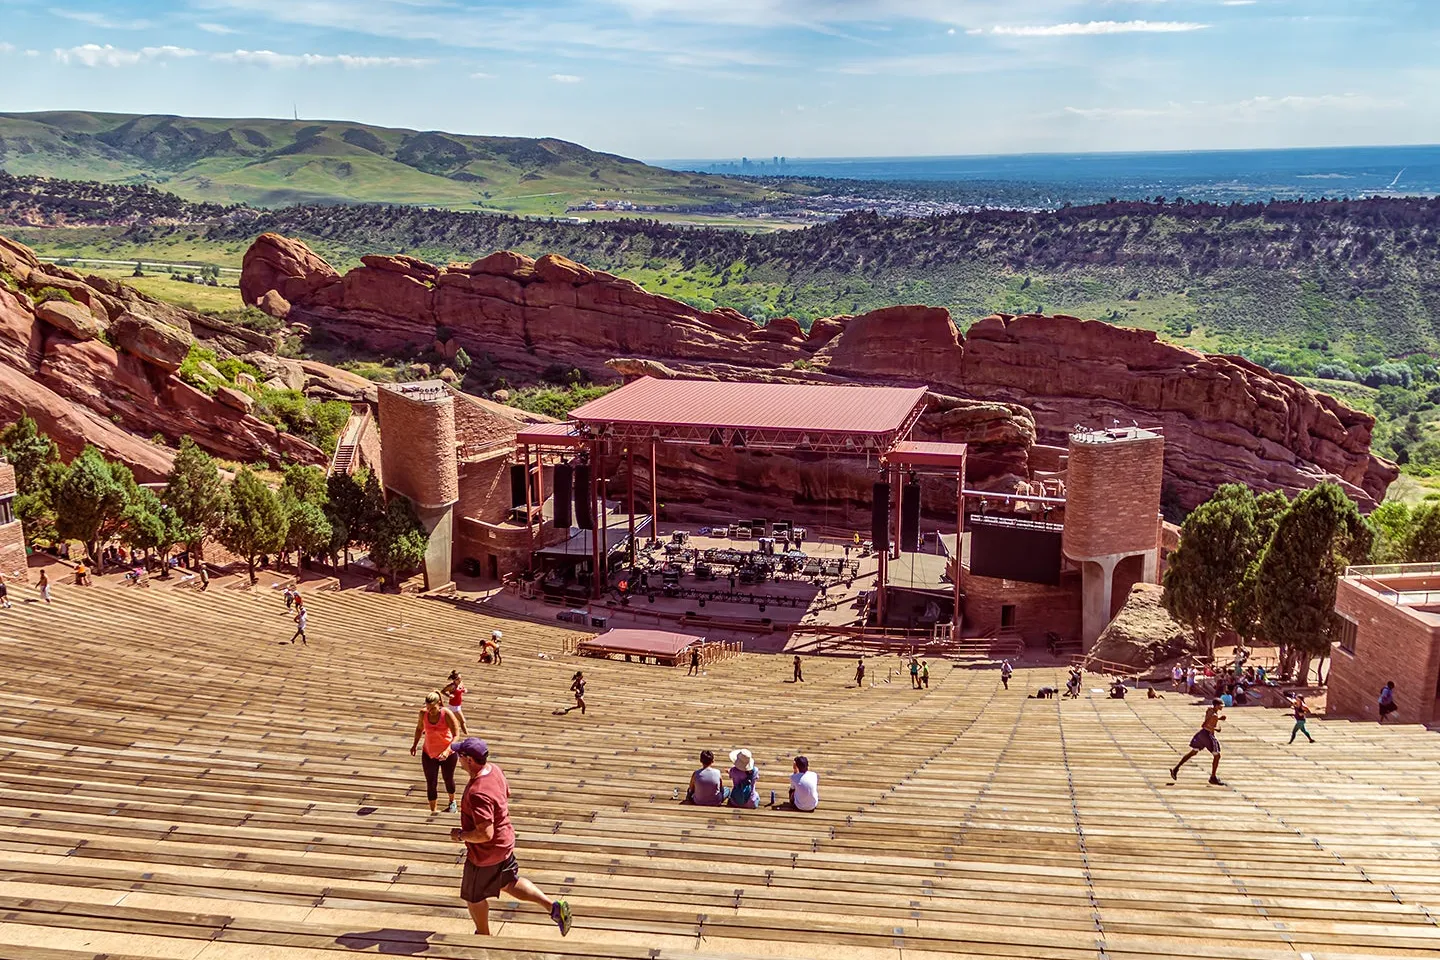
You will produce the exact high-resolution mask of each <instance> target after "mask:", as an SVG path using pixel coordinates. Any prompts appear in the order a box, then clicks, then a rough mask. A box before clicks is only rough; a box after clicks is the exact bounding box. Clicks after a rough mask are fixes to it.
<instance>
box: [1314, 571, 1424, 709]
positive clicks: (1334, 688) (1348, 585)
mask: <svg viewBox="0 0 1440 960" xmlns="http://www.w3.org/2000/svg"><path fill="white" fill-rule="evenodd" d="M1412 586H1416V585H1415V584H1411V583H1409V582H1407V583H1406V584H1405V587H1406V589H1409V588H1411V587H1412ZM1418 588H1419V589H1425V588H1424V587H1423V586H1419V587H1418ZM1335 612H1336V613H1338V614H1340V615H1341V616H1342V617H1345V618H1346V619H1348V620H1350V621H1351V622H1352V623H1354V624H1355V626H1356V631H1355V644H1354V653H1348V652H1346V651H1345V650H1342V649H1341V647H1340V645H1339V644H1335V645H1334V646H1333V647H1332V648H1331V657H1330V677H1329V680H1328V683H1329V690H1328V692H1327V694H1326V698H1325V715H1326V716H1330V717H1346V718H1350V719H1360V720H1377V719H1379V716H1380V714H1379V706H1378V704H1377V703H1376V700H1377V698H1378V697H1379V696H1380V688H1381V687H1383V686H1385V684H1386V682H1387V681H1390V680H1394V681H1395V702H1396V703H1397V704H1399V707H1400V710H1399V713H1398V714H1395V715H1392V716H1391V720H1394V719H1396V718H1397V717H1398V719H1399V720H1401V721H1403V722H1405V723H1429V722H1431V721H1433V720H1435V719H1436V711H1435V707H1436V678H1437V675H1440V626H1435V625H1432V624H1430V623H1428V622H1426V620H1427V615H1425V614H1423V613H1420V612H1418V611H1416V610H1414V609H1413V608H1411V607H1407V606H1402V605H1399V604H1395V603H1393V602H1391V601H1388V600H1386V599H1384V598H1383V597H1381V596H1378V595H1376V594H1375V593H1372V592H1370V591H1369V590H1366V589H1364V588H1362V587H1360V586H1357V585H1356V584H1355V583H1353V582H1351V581H1349V580H1345V579H1342V580H1341V581H1340V583H1339V584H1338V586H1337V587H1336V590H1335ZM1429 619H1440V618H1436V617H1435V615H1433V614H1431V615H1429ZM1387 722H1389V721H1387Z"/></svg>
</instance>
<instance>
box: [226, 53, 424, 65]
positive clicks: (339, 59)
mask: <svg viewBox="0 0 1440 960" xmlns="http://www.w3.org/2000/svg"><path fill="white" fill-rule="evenodd" d="M210 59H211V60H216V61H219V62H221V63H243V64H247V65H250V66H260V67H273V68H277V69H292V68H295V67H335V66H338V67H345V68H347V69H362V68H366V67H423V66H425V65H426V64H429V63H433V62H434V61H433V60H427V59H424V58H421V57H364V56H354V55H352V54H348V53H335V54H331V53H276V52H275V51H274V50H232V51H230V52H228V53H213V54H211V55H210Z"/></svg>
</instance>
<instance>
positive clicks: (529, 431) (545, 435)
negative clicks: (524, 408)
mask: <svg viewBox="0 0 1440 960" xmlns="http://www.w3.org/2000/svg"><path fill="white" fill-rule="evenodd" d="M515 442H516V443H534V444H539V445H542V446H557V447H559V446H578V445H580V443H581V442H582V441H581V440H580V438H579V435H578V434H577V433H576V432H575V424H573V423H531V424H527V425H526V426H524V427H521V428H520V431H519V432H518V433H516V434H515Z"/></svg>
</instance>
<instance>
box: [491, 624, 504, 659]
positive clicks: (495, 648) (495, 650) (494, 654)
mask: <svg viewBox="0 0 1440 960" xmlns="http://www.w3.org/2000/svg"><path fill="white" fill-rule="evenodd" d="M502 636H503V634H502V633H501V632H500V631H499V630H491V631H490V656H491V658H492V660H493V662H494V664H495V666H497V667H498V666H500V638H501V637H502Z"/></svg>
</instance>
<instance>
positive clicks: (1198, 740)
mask: <svg viewBox="0 0 1440 960" xmlns="http://www.w3.org/2000/svg"><path fill="white" fill-rule="evenodd" d="M1190 749H1191V750H1209V751H1210V752H1211V753H1213V754H1215V755H1216V756H1217V757H1218V756H1219V755H1220V738H1218V737H1216V736H1215V734H1213V733H1211V732H1210V731H1209V730H1201V731H1199V732H1197V733H1196V734H1195V736H1193V737H1191V738H1190Z"/></svg>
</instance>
